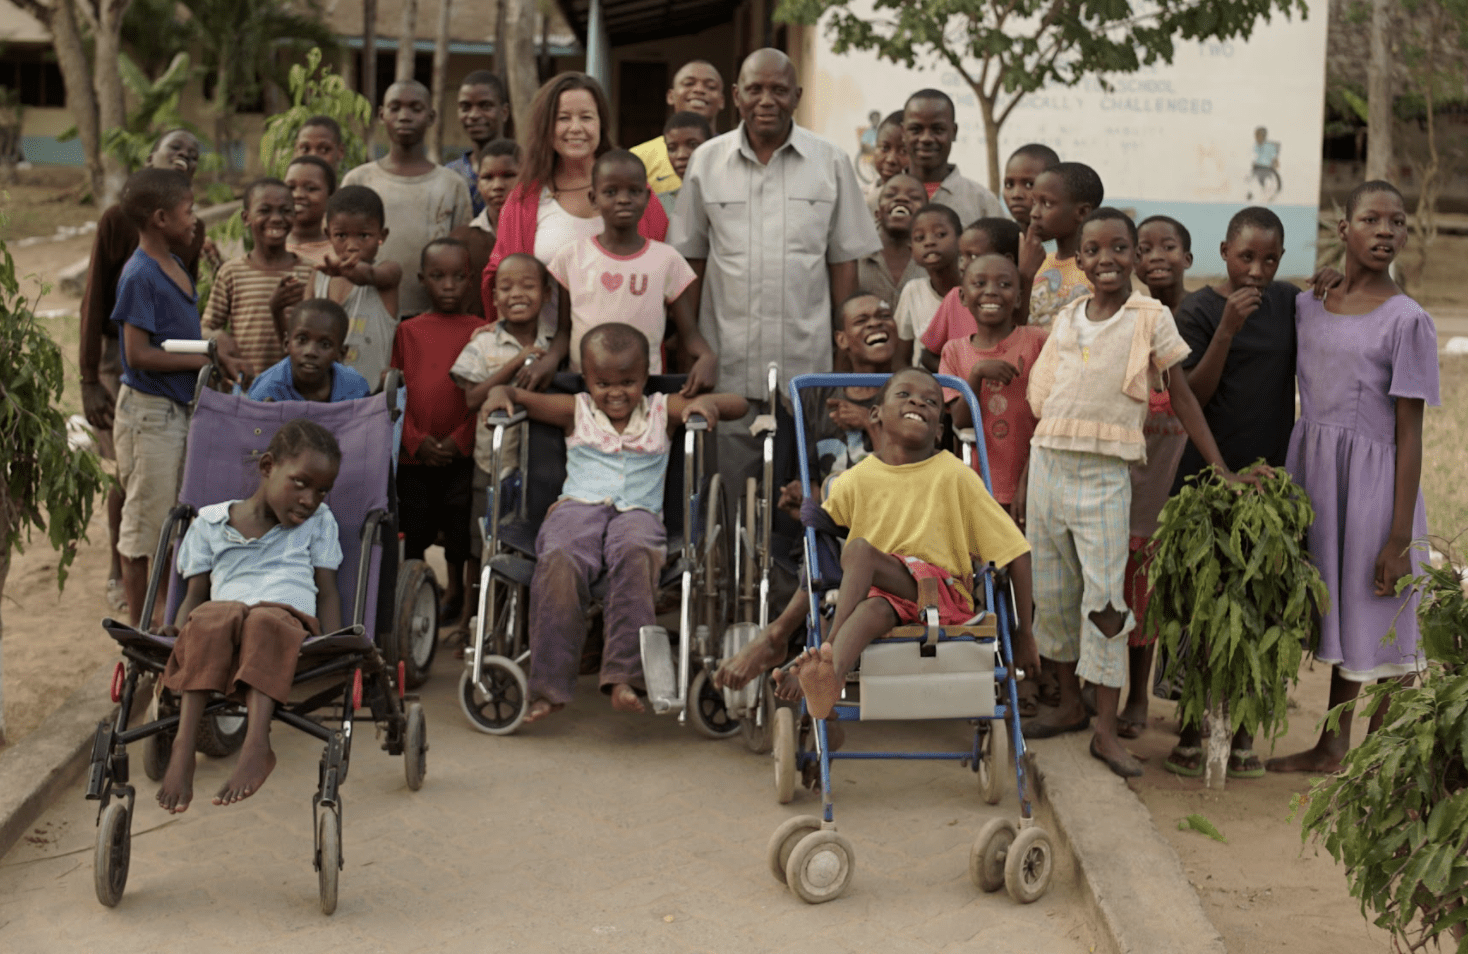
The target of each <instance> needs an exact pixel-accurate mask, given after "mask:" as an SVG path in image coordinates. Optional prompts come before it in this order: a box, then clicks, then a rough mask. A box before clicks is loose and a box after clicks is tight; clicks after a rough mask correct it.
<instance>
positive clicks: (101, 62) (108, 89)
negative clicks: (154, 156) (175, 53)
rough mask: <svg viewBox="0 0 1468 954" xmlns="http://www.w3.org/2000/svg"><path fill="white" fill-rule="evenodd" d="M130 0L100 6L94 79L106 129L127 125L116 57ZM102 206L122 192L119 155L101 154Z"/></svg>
mask: <svg viewBox="0 0 1468 954" xmlns="http://www.w3.org/2000/svg"><path fill="white" fill-rule="evenodd" d="M130 3H131V0H102V2H101V3H100V4H98V9H97V30H96V35H95V36H94V37H93V42H94V44H95V47H94V49H95V53H94V57H95V58H94V60H93V64H92V82H93V83H94V84H95V85H96V89H97V125H98V128H99V129H100V130H101V131H102V132H103V133H106V132H109V131H110V130H113V129H122V128H123V127H124V126H126V125H127V108H126V105H125V103H124V101H123V92H122V73H121V72H120V71H119V69H118V65H117V57H118V54H119V53H120V52H121V49H122V17H123V14H125V13H127V8H128V6H129V5H130ZM102 172H103V177H102V178H103V193H102V194H103V200H102V203H101V204H102V205H103V206H109V205H112V203H114V202H116V201H117V197H118V196H119V195H120V194H121V193H122V184H123V182H124V181H125V180H126V179H127V169H126V167H124V166H123V164H122V162H121V161H119V160H118V159H117V158H115V157H113V156H110V155H107V154H106V153H105V152H104V153H103V155H102Z"/></svg>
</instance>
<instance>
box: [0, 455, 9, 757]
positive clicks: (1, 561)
mask: <svg viewBox="0 0 1468 954" xmlns="http://www.w3.org/2000/svg"><path fill="white" fill-rule="evenodd" d="M10 519H11V512H10V494H9V492H8V489H7V488H6V486H5V482H4V481H0V541H5V540H9V539H10ZM9 575H10V548H9V547H8V546H5V545H4V543H3V542H0V614H3V612H4V609H5V578H6V577H7V576H9ZM3 745H5V620H4V618H3V616H0V746H3Z"/></svg>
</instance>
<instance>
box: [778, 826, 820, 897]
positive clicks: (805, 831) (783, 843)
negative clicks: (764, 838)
mask: <svg viewBox="0 0 1468 954" xmlns="http://www.w3.org/2000/svg"><path fill="white" fill-rule="evenodd" d="M820 830H821V820H820V818H818V817H817V816H815V815H796V816H795V817H794V818H787V819H785V821H784V822H782V823H781V824H780V827H779V828H776V829H775V833H774V834H773V835H771V836H770V843H769V845H768V846H767V847H766V848H765V861H766V862H767V863H768V864H769V866H770V874H772V875H774V876H775V880H776V881H778V882H780V883H781V884H784V883H785V868H786V865H787V864H788V863H789V861H790V853H791V852H792V851H794V850H795V846H796V845H797V844H799V843H800V840H801V839H802V838H804V837H805V836H806V835H809V834H810V833H811V832H813V831H820Z"/></svg>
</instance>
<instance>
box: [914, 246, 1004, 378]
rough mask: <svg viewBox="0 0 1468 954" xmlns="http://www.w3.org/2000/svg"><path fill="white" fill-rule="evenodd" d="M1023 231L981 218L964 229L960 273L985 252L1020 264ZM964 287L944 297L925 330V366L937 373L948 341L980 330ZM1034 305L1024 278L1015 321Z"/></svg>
mask: <svg viewBox="0 0 1468 954" xmlns="http://www.w3.org/2000/svg"><path fill="white" fill-rule="evenodd" d="M1020 236H1021V232H1020V229H1019V226H1018V225H1016V224H1015V223H1013V222H1011V221H1009V220H1008V219H979V220H978V221H977V222H974V223H972V224H971V225H969V227H968V228H966V229H964V230H963V234H962V235H960V236H959V237H958V273H959V274H960V275H962V274H963V273H964V272H965V271H967V270H968V266H969V263H970V262H972V261H973V260H974V259H976V258H980V257H982V256H984V255H1001V256H1003V257H1004V258H1007V259H1009V260H1010V261H1011V262H1014V263H1015V265H1018V264H1019V246H1020ZM961 292H962V288H961V287H960V288H955V289H953V291H951V292H949V293H948V294H947V295H944V296H943V303H942V304H941V305H939V306H938V311H937V313H936V314H934V315H933V320H932V322H931V323H930V324H929V325H928V330H927V331H925V332H923V337H922V339H921V340H922V346H923V356H922V361H923V367H925V368H927V369H928V370H929V371H933V372H937V370H938V364H939V358H940V356H941V355H942V354H943V348H944V346H945V345H947V344H948V342H950V341H953V340H954V339H957V338H967V337H968V336H969V335H971V334H973V333H974V332H975V331H978V330H979V324H978V322H977V321H975V320H974V316H973V313H972V312H970V311H969V308H968V305H966V304H964V302H963V296H962V294H961ZM1029 307H1030V289H1029V286H1028V285H1027V284H1026V283H1025V282H1023V281H1021V282H1020V287H1019V294H1018V295H1017V296H1016V297H1015V302H1014V323H1015V324H1016V325H1022V324H1024V323H1025V314H1026V312H1027V309H1028V308H1029Z"/></svg>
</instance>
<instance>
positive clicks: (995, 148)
mask: <svg viewBox="0 0 1468 954" xmlns="http://www.w3.org/2000/svg"><path fill="white" fill-rule="evenodd" d="M979 106H980V107H981V111H982V112H983V114H984V152H985V153H986V154H987V156H988V159H989V191H990V192H992V193H994V194H995V195H1003V194H1004V193H1003V191H1002V189H1001V188H1000V185H1001V182H1002V180H1001V179H1000V178H999V123H998V122H996V121H995V119H994V100H993V99H991V98H989V97H986V96H980V97H979Z"/></svg>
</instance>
